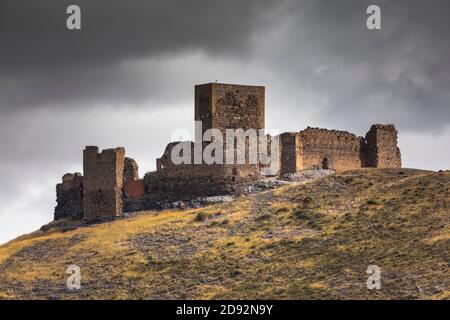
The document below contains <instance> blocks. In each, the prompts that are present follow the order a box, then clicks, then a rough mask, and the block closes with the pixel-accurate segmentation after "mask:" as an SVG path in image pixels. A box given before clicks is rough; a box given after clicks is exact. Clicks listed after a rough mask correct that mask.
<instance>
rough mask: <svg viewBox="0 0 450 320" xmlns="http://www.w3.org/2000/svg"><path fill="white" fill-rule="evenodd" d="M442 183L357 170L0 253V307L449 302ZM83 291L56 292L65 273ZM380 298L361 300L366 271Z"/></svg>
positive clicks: (448, 203)
mask: <svg viewBox="0 0 450 320" xmlns="http://www.w3.org/2000/svg"><path fill="white" fill-rule="evenodd" d="M449 189H450V172H443V173H436V172H427V171H420V170H407V169H401V170H377V169H371V170H362V171H349V172H345V173H343V174H335V175H331V176H328V177H326V178H322V179H319V180H316V181H314V182H310V183H308V184H305V185H291V186H287V187H282V188H279V189H275V190H271V191H267V192H263V193H258V194H254V195H251V196H249V197H242V198H240V199H238V200H236V201H235V202H233V203H224V204H220V205H214V206H209V207H206V208H201V209H195V210H194V209H193V210H185V211H163V212H159V213H146V214H142V215H139V216H135V217H132V218H128V219H124V220H118V221H115V222H111V223H105V224H100V225H95V226H90V227H83V228H78V229H76V230H70V231H65V232H62V231H60V230H58V229H53V230H49V231H47V232H45V233H44V232H41V231H39V232H36V233H34V234H30V235H27V236H24V237H21V238H19V239H16V240H14V241H12V242H10V243H8V244H6V245H3V246H1V247H0V298H16V299H21V298H38V299H41V298H44V299H54V298H56V299H80V298H82V299H85V298H106V299H110V298H111V299H126V298H131V299H174V298H187V299H211V298H216V299H238V298H239V299H244V298H245V299H246V298H250V299H253V298H261V299H317V298H319V299H323V298H332V299H350V298H362V299H384V298H388V299H391V298H395V299H416V298H418V299H421V298H427V299H428V298H432V299H448V298H449V297H450V281H449V274H450V273H449V263H450V252H449V248H450V210H449V208H450V196H449ZM71 264H76V265H78V266H79V267H80V268H81V273H82V289H81V290H80V291H78V292H71V291H69V290H68V289H67V288H66V279H67V277H68V275H67V274H66V273H65V271H66V268H67V266H69V265H71ZM371 264H376V265H378V266H379V267H380V268H381V272H382V274H381V276H382V278H381V283H382V288H381V290H368V289H367V288H366V279H367V277H368V275H367V274H366V270H367V267H368V265H371Z"/></svg>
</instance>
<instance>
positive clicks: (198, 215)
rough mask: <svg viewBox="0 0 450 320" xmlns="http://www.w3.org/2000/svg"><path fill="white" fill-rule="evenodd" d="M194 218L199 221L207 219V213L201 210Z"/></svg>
mask: <svg viewBox="0 0 450 320" xmlns="http://www.w3.org/2000/svg"><path fill="white" fill-rule="evenodd" d="M194 220H195V221H197V222H202V221H205V220H206V214H205V213H204V212H199V213H197V215H196V216H195V218H194Z"/></svg>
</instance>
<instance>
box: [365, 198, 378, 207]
mask: <svg viewBox="0 0 450 320" xmlns="http://www.w3.org/2000/svg"><path fill="white" fill-rule="evenodd" d="M367 204H368V205H369V206H372V205H377V204H378V201H377V200H375V199H369V200H367Z"/></svg>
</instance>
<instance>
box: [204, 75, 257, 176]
mask: <svg viewBox="0 0 450 320" xmlns="http://www.w3.org/2000/svg"><path fill="white" fill-rule="evenodd" d="M264 104H265V88H264V87H263V86H248V85H237V84H225V83H207V84H201V85H196V86H195V121H201V122H202V132H201V134H202V135H203V134H204V132H205V131H206V130H208V129H218V130H220V132H221V133H222V136H223V139H224V155H225V154H226V150H227V146H226V138H225V134H226V130H227V129H242V130H243V131H244V132H246V131H247V130H249V129H254V130H256V135H257V134H259V130H260V129H264V127H265V123H264V121H265V119H264V111H265V110H264V109H265V105H264ZM199 134H200V133H199V132H196V137H198V135H199ZM235 141H236V140H235ZM236 143H237V142H236ZM236 143H235V147H234V149H233V150H234V154H235V161H236V159H237V157H236V155H237V154H238V150H240V151H242V149H241V148H239V147H238V145H237V144H236ZM206 144H207V143H206ZM206 144H205V143H204V146H205V145H206ZM245 156H246V159H245V164H242V163H240V164H236V163H237V162H235V163H233V164H230V163H228V164H226V165H225V166H223V167H222V168H220V169H217V170H218V171H219V170H221V171H222V170H223V171H222V172H223V173H224V174H225V175H226V176H231V177H232V181H235V180H236V179H241V178H252V177H255V176H257V175H258V174H259V166H258V164H253V163H251V161H250V160H249V140H248V138H247V141H245Z"/></svg>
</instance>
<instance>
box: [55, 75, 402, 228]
mask: <svg viewBox="0 0 450 320" xmlns="http://www.w3.org/2000/svg"><path fill="white" fill-rule="evenodd" d="M264 96H265V88H264V87H261V86H242V85H233V84H221V83H209V84H204V85H198V86H195V114H194V116H195V120H197V121H201V122H202V130H201V132H196V137H198V136H199V135H201V134H203V133H204V132H205V131H206V130H207V129H212V128H214V129H219V130H220V131H221V132H222V133H223V134H225V130H226V129H243V130H244V131H245V130H248V129H255V130H259V129H264V127H265V125H264V121H265V119H264V112H265V102H264V100H265V98H264ZM276 138H278V141H279V146H280V150H279V157H278V158H277V159H274V162H275V163H276V167H277V168H278V169H277V170H276V175H284V174H289V173H296V172H299V171H302V170H308V169H333V170H336V171H343V170H348V169H359V168H365V167H376V168H395V167H401V155H400V150H399V148H398V147H397V130H396V129H395V127H394V126H393V125H381V124H376V125H373V126H372V127H371V128H370V130H369V132H368V133H367V134H366V136H365V137H358V136H356V135H354V134H351V133H349V132H345V131H338V130H327V129H319V128H310V127H308V128H306V129H305V130H302V131H299V132H286V133H283V134H281V135H279V136H278V137H271V136H268V143H269V144H270V143H273V141H274V139H276ZM178 143H180V142H171V143H169V144H168V145H167V147H166V149H165V150H164V153H163V155H162V156H161V157H160V158H158V159H157V160H156V167H157V170H156V171H154V172H148V173H147V174H145V176H144V178H143V179H140V178H139V174H138V165H137V163H136V161H134V160H133V159H131V158H126V157H125V149H124V148H116V149H106V150H103V151H102V152H99V149H98V147H95V146H90V147H86V149H85V150H84V152H83V166H84V175H81V174H80V173H75V174H71V173H70V174H66V175H64V176H63V179H62V183H60V184H58V185H57V186H56V193H57V206H56V207H55V220H59V219H64V218H65V219H74V220H79V219H85V220H86V221H88V222H92V221H97V220H105V219H114V218H116V217H117V216H120V215H121V214H122V213H123V212H131V211H139V210H146V209H155V208H161V207H163V206H164V204H167V203H170V202H174V201H178V200H184V201H189V200H191V199H193V198H196V197H204V196H210V195H221V194H236V193H240V192H242V191H243V190H245V188H246V187H248V186H251V185H253V184H254V183H255V182H257V181H258V180H259V179H261V176H260V169H261V168H262V167H266V166H267V165H262V164H259V163H258V164H249V163H248V141H246V143H245V148H246V152H245V153H246V155H247V158H246V161H247V163H246V164H212V165H209V164H206V163H200V164H180V165H175V164H174V163H172V161H171V156H170V155H171V152H172V149H173V147H174V146H175V145H177V144H178ZM182 143H185V144H187V145H189V146H191V147H194V146H195V145H197V146H200V150H203V148H205V147H206V146H207V144H208V143H205V142H203V143H200V142H198V141H185V142H182ZM235 148H236V149H234V152H235V154H236V153H237V146H235ZM225 149H226V144H225V145H224V151H225ZM268 149H269V150H270V147H269V148H268ZM224 153H225V152H224ZM191 157H192V159H191V160H192V161H191V163H193V162H194V161H193V154H192V155H191Z"/></svg>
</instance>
